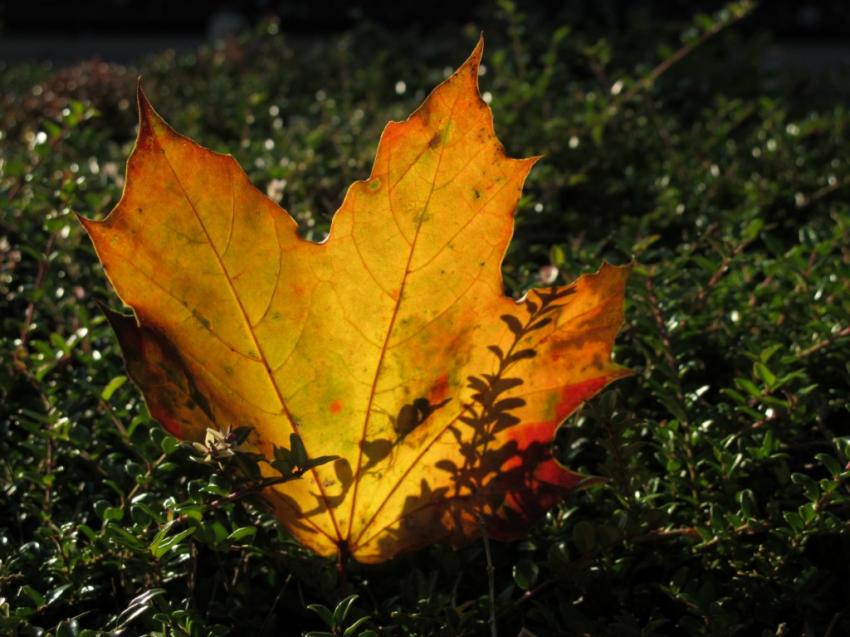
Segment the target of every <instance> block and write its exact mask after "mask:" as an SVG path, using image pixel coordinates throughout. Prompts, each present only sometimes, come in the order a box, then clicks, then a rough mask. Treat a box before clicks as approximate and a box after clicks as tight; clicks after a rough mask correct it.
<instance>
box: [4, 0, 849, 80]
mask: <svg viewBox="0 0 850 637" xmlns="http://www.w3.org/2000/svg"><path fill="white" fill-rule="evenodd" d="M494 4H495V3H494V2H492V1H487V0H465V1H463V2H459V1H457V0H431V1H429V2H428V3H427V6H424V7H423V3H418V2H403V1H400V0H377V1H374V2H347V1H345V0H312V1H309V2H303V1H302V2H290V1H286V0H248V1H247V2H234V1H232V0H185V1H175V0H151V1H146V2H138V1H136V2H133V1H132V0H94V1H89V2H65V1H41V2H38V1H36V2H20V1H16V2H10V1H4V2H0V61H6V62H17V61H23V60H41V61H52V62H54V63H56V64H59V65H63V64H68V63H72V62H76V61H79V60H82V59H89V58H100V59H104V60H106V61H111V62H131V61H135V60H136V59H138V58H139V57H140V56H143V55H145V54H148V53H153V52H156V51H159V50H161V49H164V48H175V49H177V50H191V49H193V48H194V47H196V46H198V45H199V44H202V43H204V42H208V41H211V40H215V39H216V38H219V37H222V36H226V35H228V34H229V33H232V32H234V31H237V30H239V29H241V28H243V27H247V26H251V25H253V24H256V23H257V22H258V21H259V20H261V19H263V18H266V17H269V16H277V17H279V18H280V23H281V29H282V30H283V31H284V32H285V33H287V34H289V35H302V36H305V37H324V36H332V35H333V34H335V33H340V32H343V31H346V30H348V29H351V28H353V27H356V26H357V25H358V24H360V23H362V22H363V21H369V22H371V23H376V24H379V25H382V26H385V27H389V28H393V29H405V30H413V31H416V32H419V33H422V34H427V33H433V32H435V31H439V30H442V29H447V28H448V29H451V28H458V27H461V26H463V25H465V24H468V23H470V22H475V21H477V20H478V19H480V18H481V16H482V15H485V14H486V13H487V12H488V11H492V8H493V6H494ZM519 5H520V6H521V8H522V10H523V11H526V12H529V13H535V14H537V15H540V16H541V17H542V18H543V19H544V20H547V21H548V20H552V21H553V23H558V22H559V21H563V20H565V19H569V20H570V21H571V22H572V23H573V24H575V25H577V26H579V25H580V26H581V27H584V28H587V29H591V30H605V31H606V32H607V33H609V34H616V33H618V32H621V31H623V30H625V29H627V28H628V27H629V25H630V24H632V23H633V22H634V20H635V19H636V18H639V19H642V20H644V21H646V20H647V19H648V20H649V21H651V22H658V23H660V22H665V21H677V20H685V21H686V20H687V19H688V18H689V17H690V16H692V15H693V14H695V13H697V12H700V11H705V12H711V11H713V10H716V9H717V8H718V7H719V6H720V5H721V3H718V2H716V1H715V2H710V1H697V2H692V1H689V0H665V1H656V2H651V1H635V0H596V1H594V2H588V1H580V2H577V1H573V2H543V1H539V0H538V1H537V2H521V3H519ZM740 29H741V33H742V34H745V35H750V36H755V35H764V34H767V35H768V36H769V37H770V38H771V40H772V42H773V43H774V45H775V49H774V50H773V52H772V54H773V55H776V56H778V57H780V58H781V59H783V60H787V61H788V62H789V63H794V64H803V65H806V66H808V67H810V68H811V69H813V70H817V69H822V68H823V67H832V68H836V67H839V66H843V67H844V68H848V65H850V37H848V34H850V3H847V2H839V1H836V2H799V1H796V0H770V1H768V2H763V3H762V4H761V6H760V7H759V9H758V10H757V11H756V12H755V13H754V14H753V15H752V16H750V17H749V18H748V19H747V20H746V21H745V22H744V24H742V25H741V26H740Z"/></svg>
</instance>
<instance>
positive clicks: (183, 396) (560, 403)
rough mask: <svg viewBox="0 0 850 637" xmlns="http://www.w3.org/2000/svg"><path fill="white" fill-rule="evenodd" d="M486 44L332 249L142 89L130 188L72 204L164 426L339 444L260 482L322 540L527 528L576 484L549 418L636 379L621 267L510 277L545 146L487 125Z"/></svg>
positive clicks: (366, 550)
mask: <svg viewBox="0 0 850 637" xmlns="http://www.w3.org/2000/svg"><path fill="white" fill-rule="evenodd" d="M482 49H483V44H482V43H481V42H479V44H478V46H477V47H476V49H475V50H474V52H473V53H472V55H471V56H470V58H469V59H468V60H467V61H466V62H465V63H464V64H463V65H462V66H461V67H460V68H459V69H458V70H457V72H456V73H454V75H452V76H451V77H450V78H448V79H447V80H446V81H445V82H443V83H442V84H441V85H440V86H438V87H437V88H436V89H435V90H434V91H433V92H432V93H431V95H430V96H429V97H428V98H427V99H426V100H425V102H424V104H423V105H422V106H421V107H420V108H419V109H418V110H417V111H416V112H415V113H413V115H411V116H410V117H409V118H408V119H407V120H405V121H404V122H392V123H390V124H388V125H387V127H386V129H385V130H384V133H383V136H382V137H381V141H380V144H379V147H378V151H377V157H376V159H375V164H374V167H373V169H372V174H371V175H370V176H369V178H368V179H365V180H363V181H358V182H356V183H354V184H353V185H352V186H351V188H350V189H349V190H348V193H347V194H346V196H345V200H344V201H343V203H342V206H341V208H340V209H339V210H338V211H337V213H336V215H335V216H334V218H333V222H332V225H331V231H330V236H329V237H328V239H327V240H326V241H325V242H323V243H321V244H316V243H312V242H310V241H307V240H304V239H302V238H301V237H299V235H298V233H297V228H296V223H295V222H294V221H293V219H292V218H291V217H290V216H289V214H288V213H287V212H286V211H284V210H282V209H281V208H280V207H278V206H277V205H276V204H275V203H273V202H272V201H270V200H269V199H268V198H267V197H266V196H265V195H263V194H262V193H260V192H259V191H258V190H257V189H256V188H254V187H253V186H252V185H251V184H250V183H249V181H248V179H247V177H246V175H245V173H244V172H243V171H242V170H241V169H240V167H239V166H238V165H237V163H236V162H235V161H234V160H233V158H232V157H231V156H229V155H221V154H218V153H214V152H212V151H209V150H207V149H205V148H203V147H201V146H199V145H198V144H196V143H194V142H193V141H191V140H189V139H187V138H185V137H182V136H180V135H178V134H177V133H175V132H174V131H173V130H172V129H171V128H169V127H168V125H167V124H166V123H165V122H164V121H163V120H162V118H160V116H159V115H158V114H157V113H156V112H155V111H154V110H153V108H152V107H151V106H150V104H149V103H148V101H147V100H146V98H145V97H144V95H143V94H142V93H141V91H140V92H139V109H140V129H139V135H138V140H137V142H136V146H135V149H134V150H133V153H132V155H131V157H130V159H129V162H128V166H127V179H126V188H125V191H124V194H123V196H122V198H121V201H120V202H119V203H118V205H117V206H116V208H115V209H114V210H113V211H112V212H111V213H110V214H109V216H107V217H106V219H104V220H103V221H92V220H86V219H83V220H82V221H83V223H84V225H85V228H86V230H87V231H88V233H89V235H90V236H91V238H92V240H93V242H94V245H95V248H96V250H97V253H98V256H99V257H100V260H101V261H102V263H103V265H104V267H105V269H106V273H107V275H108V276H109V279H110V281H111V282H112V285H113V286H114V288H115V290H116V291H117V293H118V295H119V296H120V297H121V299H122V300H123V301H124V302H125V303H126V304H127V305H128V306H130V307H131V308H132V309H133V311H134V313H135V318H120V317H113V319H112V321H113V326H114V327H115V330H116V332H117V334H118V337H119V340H120V342H121V346H122V349H123V352H124V355H125V359H126V362H127V366H128V370H129V373H130V375H131V377H132V378H133V379H134V381H135V382H136V383H137V384H138V385H139V387H140V388H141V389H142V391H143V392H144V395H145V398H146V401H147V404H148V407H149V409H150V411H151V413H152V415H153V416H154V417H155V418H157V419H158V420H159V421H160V422H161V423H162V424H163V425H164V426H165V427H166V428H167V429H168V430H169V431H170V432H171V433H173V434H175V435H177V436H179V437H182V438H186V439H192V440H202V439H203V438H204V434H205V431H206V430H207V429H208V428H213V429H225V428H226V427H230V426H234V427H235V426H249V427H251V429H252V434H251V436H250V438H249V441H248V442H249V444H250V445H252V446H253V448H255V449H256V450H258V451H259V452H261V453H263V454H265V455H266V456H267V457H270V456H271V454H272V450H273V448H274V446H287V444H288V441H289V436H290V434H292V433H295V434H297V435H298V436H300V438H301V440H302V441H303V443H304V446H305V448H306V450H307V452H308V453H309V454H310V455H311V456H326V455H334V456H338V458H337V459H336V460H335V461H334V462H332V463H327V464H324V465H322V466H318V467H314V468H313V469H312V470H311V471H310V472H309V473H307V474H305V476H304V477H303V478H302V479H301V480H296V481H292V482H287V483H285V484H281V485H277V486H275V487H272V488H269V489H267V490H266V492H265V495H266V496H267V498H268V500H269V501H270V502H271V503H272V504H273V505H274V507H275V510H276V513H277V516H278V517H279V518H280V520H281V522H282V523H283V524H284V525H285V526H286V528H287V529H288V530H289V531H290V532H291V533H292V534H293V535H294V536H295V537H297V538H298V539H299V540H300V541H301V542H303V543H304V544H305V545H307V546H308V547H310V548H312V549H313V550H315V551H316V552H317V553H319V554H322V555H330V554H334V553H340V554H343V555H351V556H353V557H354V558H356V559H358V560H360V561H363V562H379V561H382V560H385V559H388V558H390V557H392V556H393V555H395V554H397V553H398V552H399V551H402V550H410V549H413V548H417V547H420V546H423V545H427V544H430V543H433V542H436V541H440V540H448V541H451V542H452V543H454V544H459V543H462V542H464V541H466V540H468V539H470V538H472V537H475V536H476V535H477V534H478V533H479V532H480V529H481V525H482V524H483V525H485V527H486V528H487V529H488V531H489V533H490V534H492V535H493V536H494V537H497V538H511V537H516V536H518V535H521V534H522V533H523V532H524V531H525V529H526V528H527V526H528V524H529V522H530V521H531V520H532V519H534V518H535V517H536V516H538V515H540V514H541V513H542V512H544V511H545V510H547V509H548V508H550V507H551V506H553V504H554V503H555V502H557V500H558V498H559V497H561V495H562V494H563V492H564V490H565V489H567V488H570V487H572V486H574V485H575V484H576V482H577V481H578V479H579V478H578V476H577V475H576V474H574V473H571V472H569V471H568V470H566V469H564V468H563V467H561V466H560V465H558V464H557V463H556V462H555V460H554V459H553V458H552V456H551V453H550V445H551V441H552V438H553V435H554V432H555V430H556V428H557V427H558V426H559V424H560V423H561V422H563V420H564V419H565V418H566V417H567V416H568V415H569V414H570V413H572V412H573V411H574V410H575V409H576V407H577V406H578V405H580V404H581V402H582V401H584V400H587V399H588V398H589V397H591V396H593V395H594V394H596V393H597V392H598V391H600V390H601V389H602V388H603V387H604V386H605V385H607V384H608V383H610V382H611V381H613V380H615V379H617V378H621V377H622V376H624V375H626V374H627V373H628V372H627V370H625V369H624V368H622V367H619V366H617V365H615V364H613V363H612V362H611V361H610V355H611V348H612V344H613V340H614V338H615V336H616V334H617V332H618V330H619V328H620V326H621V324H622V320H623V310H622V308H623V293H624V288H625V283H626V278H627V276H628V268H624V267H615V266H611V265H608V264H605V265H603V266H602V268H601V269H600V270H599V271H598V272H597V273H596V274H593V275H587V276H582V277H581V278H579V279H578V280H577V281H575V282H574V283H573V284H571V285H568V286H563V287H555V288H547V289H541V290H533V291H531V292H530V293H529V294H528V295H527V297H526V298H525V299H523V300H521V301H519V302H516V301H514V300H512V299H511V298H509V297H507V296H505V294H504V292H503V284H502V275H501V262H502V258H503V256H504V254H505V251H506V250H507V247H508V244H509V242H510V238H511V234H512V232H513V214H514V211H515V209H516V207H517V202H518V200H519V197H520V193H521V189H522V185H523V182H524V181H525V178H526V176H527V175H528V172H529V170H530V169H531V167H532V165H533V164H534V162H535V161H536V158H529V159H512V158H509V157H507V155H506V154H505V152H504V149H503V147H502V145H501V144H500V143H499V141H498V140H497V139H496V136H495V133H494V130H493V121H492V114H491V112H490V109H489V107H488V106H487V105H486V104H485V103H484V101H483V100H482V99H481V97H480V95H479V92H478V85H477V77H478V66H479V62H480V59H481V54H482Z"/></svg>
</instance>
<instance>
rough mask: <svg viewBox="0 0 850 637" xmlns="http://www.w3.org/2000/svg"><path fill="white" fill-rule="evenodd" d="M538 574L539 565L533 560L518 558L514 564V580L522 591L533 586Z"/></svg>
mask: <svg viewBox="0 0 850 637" xmlns="http://www.w3.org/2000/svg"><path fill="white" fill-rule="evenodd" d="M539 574H540V567H539V566H538V565H537V562H534V561H533V560H520V561H519V562H517V563H516V564H514V569H513V577H514V582H516V585H517V586H519V587H520V588H521V589H522V590H524V591H527V590H530V589H531V587H532V586H534V584H535V583H536V582H537V577H538V575H539Z"/></svg>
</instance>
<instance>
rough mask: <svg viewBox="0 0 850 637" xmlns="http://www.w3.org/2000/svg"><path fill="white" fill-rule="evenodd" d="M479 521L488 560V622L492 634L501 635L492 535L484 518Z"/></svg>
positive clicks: (494, 635)
mask: <svg viewBox="0 0 850 637" xmlns="http://www.w3.org/2000/svg"><path fill="white" fill-rule="evenodd" d="M478 523H479V525H480V527H481V540H482V541H483V542H484V557H485V559H486V560H487V601H488V603H489V605H490V617H489V619H488V620H487V623H489V624H490V636H491V637H499V631H498V629H497V627H496V577H495V574H496V567H494V566H493V555H492V553H490V537H489V536H488V535H487V528H486V526H485V525H484V520H483V519H481V517H480V516H479V518H478Z"/></svg>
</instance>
